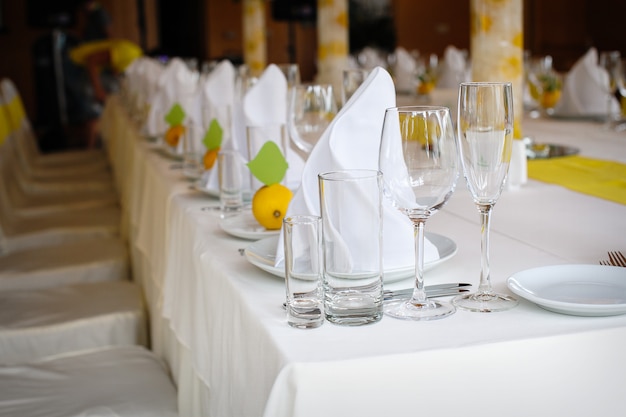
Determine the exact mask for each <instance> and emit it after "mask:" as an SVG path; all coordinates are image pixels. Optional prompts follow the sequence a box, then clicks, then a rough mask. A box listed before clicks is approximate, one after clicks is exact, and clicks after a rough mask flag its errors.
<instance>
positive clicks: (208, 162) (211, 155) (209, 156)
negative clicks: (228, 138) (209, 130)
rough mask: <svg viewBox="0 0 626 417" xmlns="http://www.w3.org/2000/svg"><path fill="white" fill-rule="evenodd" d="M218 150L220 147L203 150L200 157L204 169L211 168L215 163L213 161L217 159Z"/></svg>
mask: <svg viewBox="0 0 626 417" xmlns="http://www.w3.org/2000/svg"><path fill="white" fill-rule="evenodd" d="M219 151H220V148H215V149H211V150H208V151H206V152H205V154H204V157H203V158H202V163H203V164H204V169H211V168H213V165H215V161H216V160H217V153H218V152H219Z"/></svg>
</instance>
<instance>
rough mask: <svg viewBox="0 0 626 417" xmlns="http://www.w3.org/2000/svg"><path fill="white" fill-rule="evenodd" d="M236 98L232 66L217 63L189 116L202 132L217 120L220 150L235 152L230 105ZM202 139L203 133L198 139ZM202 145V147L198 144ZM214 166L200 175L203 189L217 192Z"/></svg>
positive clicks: (217, 181) (231, 108)
mask: <svg viewBox="0 0 626 417" xmlns="http://www.w3.org/2000/svg"><path fill="white" fill-rule="evenodd" d="M234 99H235V67H234V66H233V64H232V63H231V62H230V61H228V60H224V61H221V62H219V63H218V64H217V66H216V67H215V68H214V69H213V71H211V72H210V73H209V74H208V75H207V77H206V79H205V80H204V81H202V82H201V84H200V87H199V88H198V93H197V94H196V100H195V103H194V106H193V110H192V114H191V117H192V119H193V121H194V123H195V124H196V125H199V126H202V128H203V129H204V131H206V130H207V129H208V128H209V125H210V123H211V121H212V120H213V119H216V120H217V121H218V123H219V124H220V127H221V128H222V131H223V136H222V146H221V147H220V148H221V149H237V148H236V147H235V145H234V143H233V139H232V132H233V116H232V112H233V105H234ZM203 137H204V133H203V134H202V135H201V138H203ZM198 145H199V146H204V144H198ZM216 168H217V165H215V166H214V168H212V169H211V170H209V171H208V172H206V173H205V174H204V175H203V176H202V180H201V181H202V186H204V187H205V188H207V189H208V190H218V189H219V180H218V172H217V169H216Z"/></svg>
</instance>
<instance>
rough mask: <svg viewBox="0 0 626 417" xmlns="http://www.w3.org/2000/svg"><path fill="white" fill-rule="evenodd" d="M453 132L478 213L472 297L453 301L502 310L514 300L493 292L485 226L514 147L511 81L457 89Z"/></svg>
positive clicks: (464, 85)
mask: <svg viewBox="0 0 626 417" xmlns="http://www.w3.org/2000/svg"><path fill="white" fill-rule="evenodd" d="M457 117H458V123H457V128H458V134H457V140H458V144H459V146H458V147H459V152H460V155H461V164H462V165H463V172H464V174H465V179H466V182H467V187H468V188H469V190H470V193H471V194H472V198H473V199H474V203H475V204H476V206H477V207H478V211H479V212H480V222H481V273H480V284H479V286H478V291H477V292H476V293H471V294H466V295H463V296H457V297H456V298H454V299H453V300H452V302H453V304H454V305H455V306H457V307H459V308H462V309H466V310H471V311H481V312H491V311H502V310H507V309H509V308H511V307H514V306H516V305H517V300H516V299H515V298H513V297H511V296H509V295H506V294H497V293H495V292H494V291H493V289H492V286H491V279H490V275H489V274H490V272H489V222H490V215H491V211H492V209H493V206H494V205H495V204H496V201H498V198H499V197H500V194H502V189H503V188H504V183H505V179H506V176H507V172H508V170H509V163H510V161H511V147H512V144H513V88H512V86H511V83H495V82H494V83H461V86H460V88H459V108H458V115H457Z"/></svg>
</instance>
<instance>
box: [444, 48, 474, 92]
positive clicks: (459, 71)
mask: <svg viewBox="0 0 626 417" xmlns="http://www.w3.org/2000/svg"><path fill="white" fill-rule="evenodd" d="M469 75H470V73H469V70H468V65H467V59H466V57H465V52H464V51H462V50H460V49H457V48H456V47H454V46H452V45H448V46H447V47H446V49H445V50H444V52H443V60H442V62H441V64H440V70H439V78H438V80H437V88H459V83H462V82H465V81H470V79H469V78H470V77H469Z"/></svg>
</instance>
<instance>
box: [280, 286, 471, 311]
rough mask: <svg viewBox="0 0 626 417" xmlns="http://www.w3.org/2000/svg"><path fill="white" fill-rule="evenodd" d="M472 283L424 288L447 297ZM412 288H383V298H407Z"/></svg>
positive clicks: (429, 293) (434, 295)
mask: <svg viewBox="0 0 626 417" xmlns="http://www.w3.org/2000/svg"><path fill="white" fill-rule="evenodd" d="M471 286H472V284H470V283H467V282H451V283H447V284H436V285H425V286H424V290H425V291H426V295H427V296H428V297H447V296H450V295H457V294H463V293H466V292H470V287H471ZM413 290H414V289H413V288H404V289H401V290H384V291H383V299H384V300H385V301H388V300H396V299H398V300H399V299H408V298H411V295H413ZM283 308H286V303H283Z"/></svg>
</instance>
